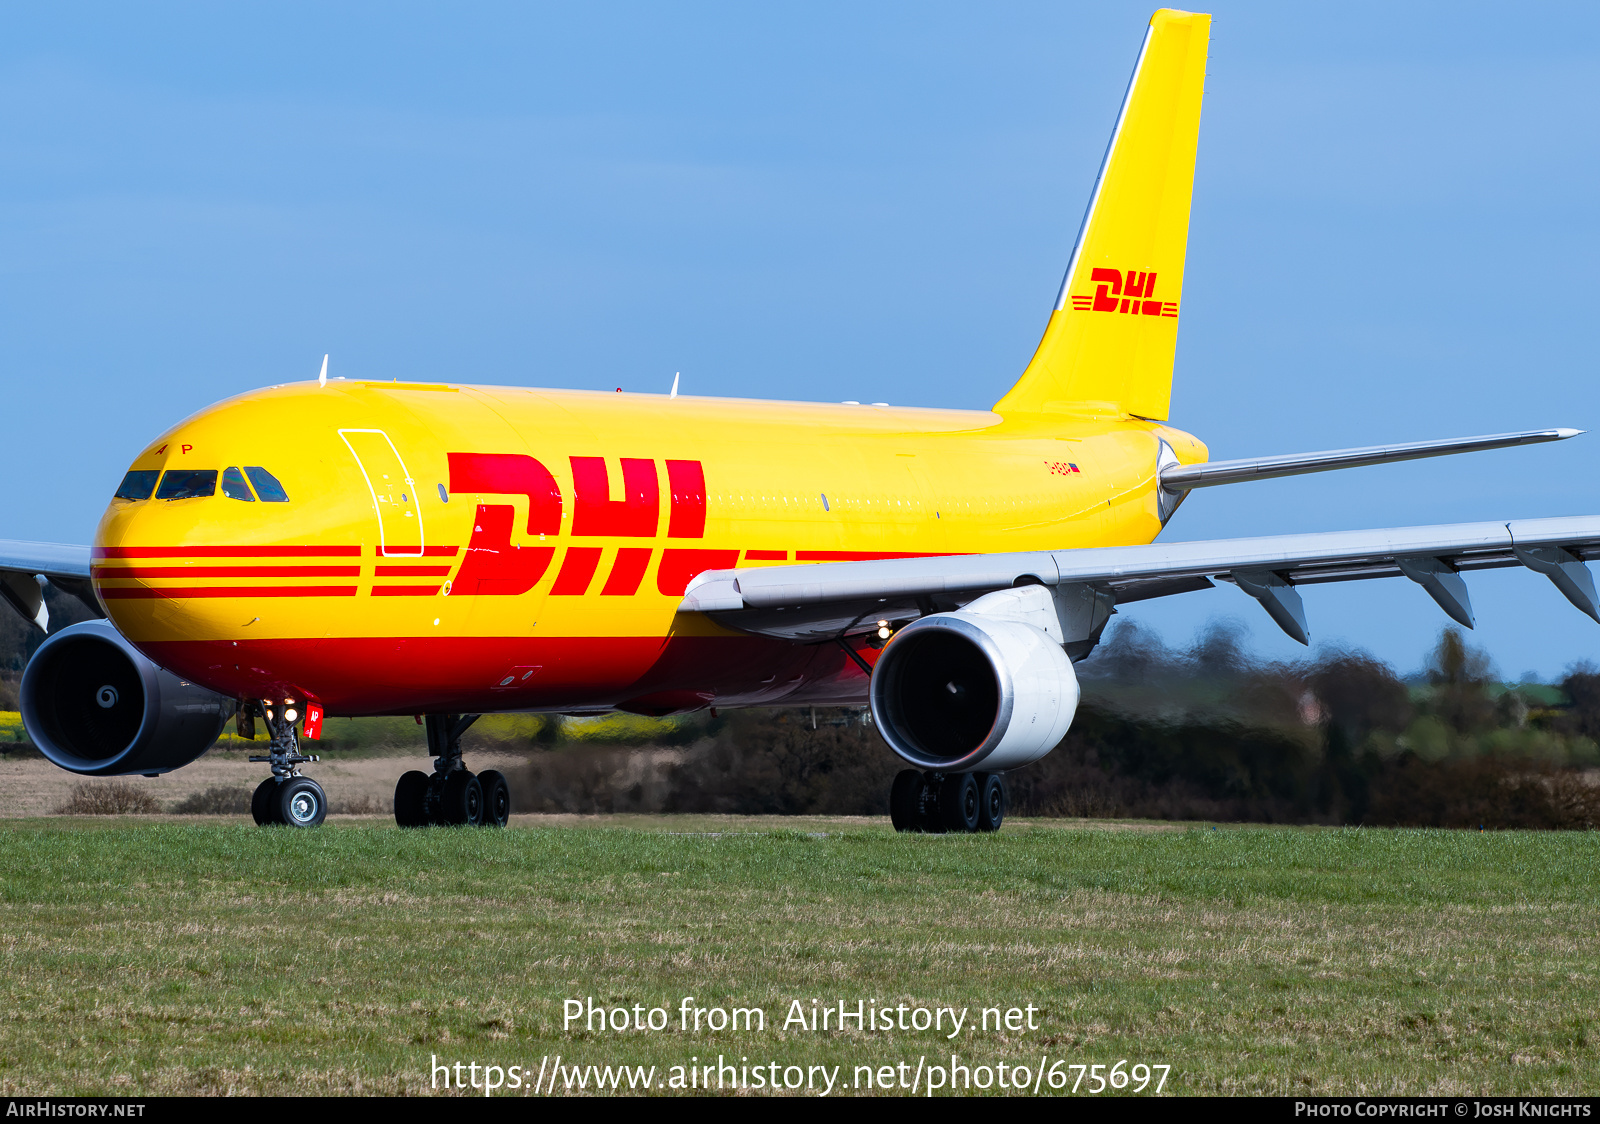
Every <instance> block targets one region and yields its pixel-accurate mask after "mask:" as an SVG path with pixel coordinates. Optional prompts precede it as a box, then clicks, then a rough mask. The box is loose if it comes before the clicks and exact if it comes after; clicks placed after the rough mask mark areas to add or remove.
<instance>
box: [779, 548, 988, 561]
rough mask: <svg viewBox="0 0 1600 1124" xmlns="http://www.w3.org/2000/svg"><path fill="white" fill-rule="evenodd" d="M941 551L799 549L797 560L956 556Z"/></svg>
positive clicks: (863, 559) (874, 559)
mask: <svg viewBox="0 0 1600 1124" xmlns="http://www.w3.org/2000/svg"><path fill="white" fill-rule="evenodd" d="M955 557H960V556H959V555H952V554H947V553H941V552H940V551H932V552H923V551H914V550H910V551H901V550H797V551H795V555H794V560H795V561H796V562H876V561H878V560H879V559H880V558H955Z"/></svg>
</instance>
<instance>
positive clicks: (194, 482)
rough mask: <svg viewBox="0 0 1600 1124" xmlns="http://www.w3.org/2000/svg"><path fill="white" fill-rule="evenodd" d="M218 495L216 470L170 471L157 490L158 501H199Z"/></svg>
mask: <svg viewBox="0 0 1600 1124" xmlns="http://www.w3.org/2000/svg"><path fill="white" fill-rule="evenodd" d="M216 494H217V470H216V469H214V468H175V469H168V470H167V472H166V473H165V475H163V476H162V477H161V487H159V488H157V489H156V499H158V500H197V499H201V498H203V497H205V496H214V495H216Z"/></svg>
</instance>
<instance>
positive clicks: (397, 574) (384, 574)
mask: <svg viewBox="0 0 1600 1124" xmlns="http://www.w3.org/2000/svg"><path fill="white" fill-rule="evenodd" d="M374 573H375V576H377V577H380V578H447V577H449V576H450V567H449V566H378V567H376V569H375V570H374Z"/></svg>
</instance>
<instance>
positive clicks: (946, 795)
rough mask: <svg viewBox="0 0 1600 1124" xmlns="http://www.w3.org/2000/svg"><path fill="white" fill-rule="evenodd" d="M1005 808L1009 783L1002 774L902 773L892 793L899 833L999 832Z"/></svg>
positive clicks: (892, 812) (891, 812) (892, 811)
mask: <svg viewBox="0 0 1600 1124" xmlns="http://www.w3.org/2000/svg"><path fill="white" fill-rule="evenodd" d="M1006 805H1007V794H1006V782H1005V778H1004V777H1003V776H1001V774H999V773H921V772H918V771H917V770H916V769H903V770H901V772H900V774H899V775H898V776H897V777H895V779H894V787H893V788H891V789H890V790H889V818H890V819H891V820H892V821H893V822H894V829H895V830H896V831H919V832H928V833H930V834H935V835H942V834H944V833H946V832H972V831H999V830H1000V824H1001V823H1002V822H1003V821H1004V820H1005V818H1006Z"/></svg>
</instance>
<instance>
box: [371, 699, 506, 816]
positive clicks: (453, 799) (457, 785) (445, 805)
mask: <svg viewBox="0 0 1600 1124" xmlns="http://www.w3.org/2000/svg"><path fill="white" fill-rule="evenodd" d="M477 720H478V715H476V714H430V715H428V716H427V717H426V719H425V724H426V726H427V729H428V750H429V752H431V753H432V754H433V755H434V761H433V775H432V776H429V775H428V774H427V773H424V772H422V771H421V770H420V769H413V770H411V771H410V772H408V773H406V774H405V775H404V776H402V777H401V778H400V781H399V783H398V784H396V785H395V786H394V822H395V823H397V824H399V825H400V826H401V827H428V826H431V825H458V826H467V827H504V826H505V825H506V820H507V819H508V818H509V817H510V815H511V788H510V786H509V785H508V784H507V783H506V778H505V777H504V776H503V775H501V774H500V773H498V772H496V771H494V770H493V769H491V770H489V771H488V772H484V773H479V774H476V775H474V774H472V773H470V772H468V771H467V766H466V763H465V762H464V761H463V760H462V759H461V735H462V734H464V733H466V732H467V728H468V727H470V726H471V725H472V724H473V723H474V722H476V721H477Z"/></svg>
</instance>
